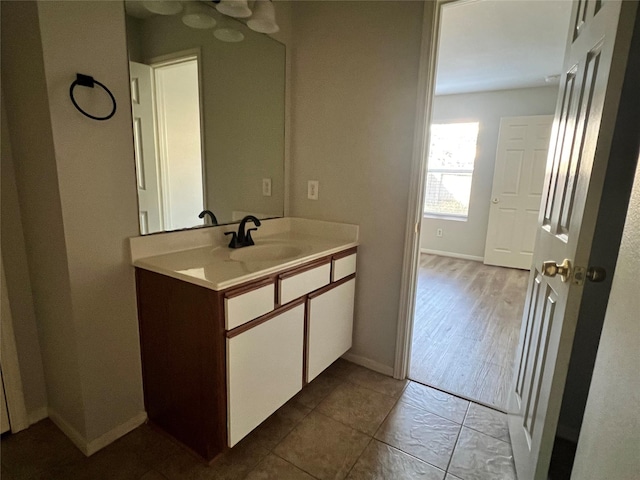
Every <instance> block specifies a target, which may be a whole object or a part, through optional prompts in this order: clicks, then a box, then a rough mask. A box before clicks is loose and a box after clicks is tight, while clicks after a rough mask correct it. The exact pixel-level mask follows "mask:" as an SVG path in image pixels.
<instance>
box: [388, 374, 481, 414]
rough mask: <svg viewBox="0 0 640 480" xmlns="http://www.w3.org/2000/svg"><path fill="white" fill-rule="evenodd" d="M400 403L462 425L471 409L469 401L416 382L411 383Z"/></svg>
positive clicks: (403, 393)
mask: <svg viewBox="0 0 640 480" xmlns="http://www.w3.org/2000/svg"><path fill="white" fill-rule="evenodd" d="M400 401H401V402H406V403H410V404H411V405H414V406H416V407H420V408H424V409H425V410H427V411H429V412H431V413H435V414H436V415H440V416H441V417H444V418H446V419H448V420H452V421H454V422H456V423H462V421H463V420H464V415H465V413H467V408H468V407H469V402H468V401H467V400H463V399H462V398H458V397H454V396H453V395H449V394H448V393H445V392H441V391H440V390H436V389H435V388H431V387H427V386H426V385H422V384H420V383H416V382H410V383H409V385H408V386H407V388H406V389H405V390H404V392H402V396H401V397H400Z"/></svg>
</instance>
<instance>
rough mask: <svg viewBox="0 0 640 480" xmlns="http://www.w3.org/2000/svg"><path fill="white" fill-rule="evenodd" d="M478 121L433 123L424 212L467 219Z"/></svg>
mask: <svg viewBox="0 0 640 480" xmlns="http://www.w3.org/2000/svg"><path fill="white" fill-rule="evenodd" d="M478 127H479V124H478V122H475V123H446V124H432V125H431V146H430V148H429V162H428V166H427V187H426V192H425V201H424V213H425V214H426V215H437V216H445V217H460V218H467V215H468V214H469V197H470V196H471V178H472V176H473V165H474V162H475V159H476V144H477V141H478Z"/></svg>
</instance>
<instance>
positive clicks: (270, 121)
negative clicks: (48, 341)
mask: <svg viewBox="0 0 640 480" xmlns="http://www.w3.org/2000/svg"><path fill="white" fill-rule="evenodd" d="M147 3H149V2H139V1H132V0H127V1H125V9H126V18H125V20H126V28H127V47H128V52H129V60H130V61H131V62H137V65H142V67H144V66H146V67H147V68H148V69H149V68H150V69H151V73H148V74H147V77H146V78H150V80H149V81H148V83H149V86H150V88H151V89H152V90H151V99H152V100H151V104H152V106H153V104H154V103H156V104H157V103H159V102H161V101H162V102H164V105H165V113H166V115H167V116H168V117H167V118H168V120H167V122H166V127H167V128H168V129H169V130H168V133H166V134H167V135H168V136H167V137H166V138H164V137H162V136H161V135H163V134H162V132H160V129H161V128H162V124H161V117H162V112H161V111H160V106H158V105H156V106H155V107H152V110H151V111H150V116H151V122H153V123H152V124H150V127H151V128H152V131H153V134H152V135H153V142H151V143H150V145H147V143H148V142H147V140H146V139H145V138H143V137H144V136H145V132H146V130H145V122H146V120H145V119H144V117H140V116H138V115H137V111H136V115H135V116H136V117H137V118H138V119H140V118H142V120H139V121H141V123H140V124H139V125H138V126H137V127H136V126H135V125H134V127H135V128H137V129H138V131H139V136H140V141H139V142H138V145H137V146H136V151H137V152H138V151H139V152H141V155H139V156H140V158H137V160H136V161H137V162H138V165H137V168H138V170H142V167H143V166H144V168H146V170H148V171H146V172H145V171H143V172H142V173H143V174H144V175H139V176H140V179H141V180H146V189H147V190H145V191H143V190H142V189H140V190H139V192H138V193H139V194H140V201H139V203H140V207H141V211H140V213H141V216H142V218H141V233H142V234H145V233H152V232H157V231H171V230H175V229H179V228H185V227H194V226H202V224H203V219H200V218H198V214H199V213H200V212H201V211H202V210H205V209H206V210H210V211H211V212H213V214H215V216H216V219H217V221H218V222H219V224H228V223H232V222H238V221H239V220H240V219H242V218H243V217H244V216H245V215H247V214H252V215H255V216H256V217H258V218H260V219H264V218H273V217H281V216H282V215H283V214H284V196H285V183H286V182H285V175H284V158H285V93H286V91H285V80H286V69H285V64H286V62H285V57H286V55H285V46H284V45H283V44H281V43H279V42H277V41H276V40H274V39H273V38H270V37H269V36H267V35H265V34H262V33H258V32H255V31H253V30H251V29H249V28H248V27H247V25H245V23H242V22H240V21H236V20H234V19H232V18H230V17H226V16H225V15H222V14H220V13H219V12H218V11H217V10H216V9H215V5H214V4H213V3H211V2H208V3H209V4H206V3H204V4H203V6H205V7H206V8H205V9H204V10H205V12H204V13H205V14H208V16H211V17H212V18H213V19H215V21H216V22H217V23H216V25H215V26H213V25H212V23H211V22H209V26H210V27H212V28H195V27H193V26H191V25H190V24H189V22H186V23H185V21H184V19H183V16H184V15H183V14H181V13H177V14H175V15H157V14H154V13H153V12H152V11H150V10H149V9H147V8H146V7H145V4H147ZM150 3H156V2H150ZM223 24H224V25H225V26H226V27H228V28H233V29H234V30H236V31H237V32H239V33H242V36H243V40H242V41H241V42H237V43H228V42H223V41H220V40H219V39H218V38H217V37H215V36H214V31H215V27H220V26H222V25H223ZM226 27H225V28H226ZM188 56H191V57H195V58H197V69H196V71H197V77H195V78H194V83H193V84H194V85H195V81H196V80H197V81H198V83H199V85H198V86H199V91H198V93H199V96H198V99H199V105H200V111H199V115H200V124H199V126H198V125H195V124H194V126H193V128H186V127H185V124H184V122H183V121H182V120H181V121H180V123H176V122H173V121H172V120H171V119H172V118H174V117H173V112H172V109H171V107H170V105H176V106H177V108H180V109H184V107H185V103H184V101H182V100H179V98H178V97H174V98H173V97H172V98H170V97H169V95H171V92H170V91H169V88H174V87H175V88H177V89H178V91H177V92H175V93H181V94H184V89H183V88H178V87H176V86H175V85H174V82H175V81H178V80H185V78H186V75H181V74H179V73H177V72H178V71H179V70H180V68H182V67H184V68H185V69H186V68H187V67H186V66H185V65H181V62H182V61H184V60H186V58H187V57H188ZM178 64H180V65H178ZM165 67H166V68H165ZM136 68H137V66H136V64H131V69H132V77H133V76H134V75H137V70H136ZM138 83H140V84H141V85H142V81H140V80H139V81H138ZM132 86H133V85H132ZM160 88H163V89H164V90H163V92H160V90H159V89H160ZM194 92H195V90H194ZM161 96H162V97H163V98H162V99H161V98H160V97H161ZM137 108H138V106H137V105H134V109H137ZM154 109H155V110H154ZM180 115H182V114H180ZM173 126H181V127H183V128H182V132H181V133H180V136H178V133H174V132H178V130H175V131H174V130H171V127H173ZM172 135H173V136H172ZM197 136H200V137H201V140H200V141H201V150H200V151H201V162H202V165H203V168H202V169H201V179H202V184H201V185H200V186H199V187H198V188H196V187H193V188H189V190H188V191H186V190H187V187H186V183H187V182H186V180H185V178H184V177H176V180H175V181H174V176H173V174H174V171H173V170H175V168H174V165H173V163H168V162H170V160H171V154H172V153H173V152H179V153H180V158H179V161H180V162H184V161H186V157H187V156H188V157H189V160H191V159H192V158H195V154H194V155H193V156H192V155H191V154H189V155H186V151H187V149H185V147H184V146H183V145H182V142H183V141H186V137H197ZM194 145H195V144H194ZM178 146H179V147H180V148H178ZM154 148H155V153H153V149H154ZM191 148H192V147H188V149H189V150H191ZM196 150H197V148H196V147H195V146H194V147H193V151H196ZM167 154H168V158H169V160H165V157H166V155H167ZM143 160H144V162H146V163H144V162H143ZM190 165H192V166H193V168H192V169H191V170H189V171H190V172H191V173H192V174H193V176H195V175H196V174H197V172H198V171H197V169H196V168H195V166H194V165H195V163H193V164H190ZM154 166H155V169H156V170H155V171H156V172H157V174H156V177H154V178H155V180H154V178H151V177H153V176H154V175H153V173H152V172H153V171H152V168H154ZM184 166H185V165H184V164H183V163H180V167H184ZM164 169H168V170H170V173H169V174H168V176H167V174H166V172H165V171H164ZM186 173H187V172H186V171H182V170H181V174H183V175H186ZM152 183H153V185H156V186H159V187H158V190H157V192H156V195H155V197H154V196H153V195H151V193H152V192H151V190H150V188H151V187H152V185H151V184H152ZM180 186H182V187H183V190H182V191H181V192H177V193H173V190H172V191H171V192H170V193H167V192H168V190H167V189H169V188H170V187H180ZM189 193H192V194H197V195H201V194H202V196H203V201H202V204H201V203H200V201H199V200H198V201H197V202H196V200H194V199H193V198H191V199H190V197H189ZM154 198H155V203H154V201H153V199H154ZM198 198H199V197H198ZM188 199H190V200H188ZM167 201H169V202H170V203H171V207H170V208H169V206H168V205H167ZM176 201H179V202H181V205H182V206H184V204H185V203H186V202H188V201H190V202H192V204H195V203H198V205H199V206H198V208H195V209H193V210H194V211H192V213H191V214H190V217H189V218H190V221H186V220H185V221H184V222H182V221H180V222H177V221H176V220H177V219H180V220H182V218H185V217H183V216H181V214H179V213H178V212H177V209H178V208H179V207H178V205H177V204H175V202H176ZM153 206H155V210H153V209H152V207H153ZM190 208H193V207H190ZM184 209H185V210H186V207H184ZM155 213H157V214H156V215H154V214H155ZM169 216H170V218H169ZM152 217H153V218H152ZM153 219H157V223H154V222H153V221H152V220H153ZM144 222H146V224H147V225H148V228H147V227H145V223H144ZM207 223H209V222H208V221H207ZM158 224H159V225H160V226H159V227H158Z"/></svg>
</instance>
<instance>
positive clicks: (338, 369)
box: [325, 358, 360, 379]
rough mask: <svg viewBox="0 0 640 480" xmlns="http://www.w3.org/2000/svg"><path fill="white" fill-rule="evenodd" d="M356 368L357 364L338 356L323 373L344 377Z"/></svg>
mask: <svg viewBox="0 0 640 480" xmlns="http://www.w3.org/2000/svg"><path fill="white" fill-rule="evenodd" d="M358 368H360V366H359V365H356V364H355V363H352V362H349V361H347V360H345V359H344V358H339V359H338V360H336V361H335V362H333V363H332V364H331V365H329V367H328V368H327V369H326V370H325V373H328V374H329V375H333V376H334V377H338V378H342V379H346V378H347V377H348V376H349V374H350V373H351V372H353V371H354V370H357V369H358Z"/></svg>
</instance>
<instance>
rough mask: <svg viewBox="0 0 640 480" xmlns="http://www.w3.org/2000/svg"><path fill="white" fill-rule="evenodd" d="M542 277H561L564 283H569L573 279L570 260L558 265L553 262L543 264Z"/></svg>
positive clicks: (566, 259)
mask: <svg viewBox="0 0 640 480" xmlns="http://www.w3.org/2000/svg"><path fill="white" fill-rule="evenodd" d="M542 275H544V276H545V277H555V276H556V275H560V276H561V277H562V281H563V282H567V281H569V277H571V262H570V261H569V259H568V258H565V259H564V262H562V263H560V264H558V263H556V262H554V261H553V260H547V261H546V262H542Z"/></svg>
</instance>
